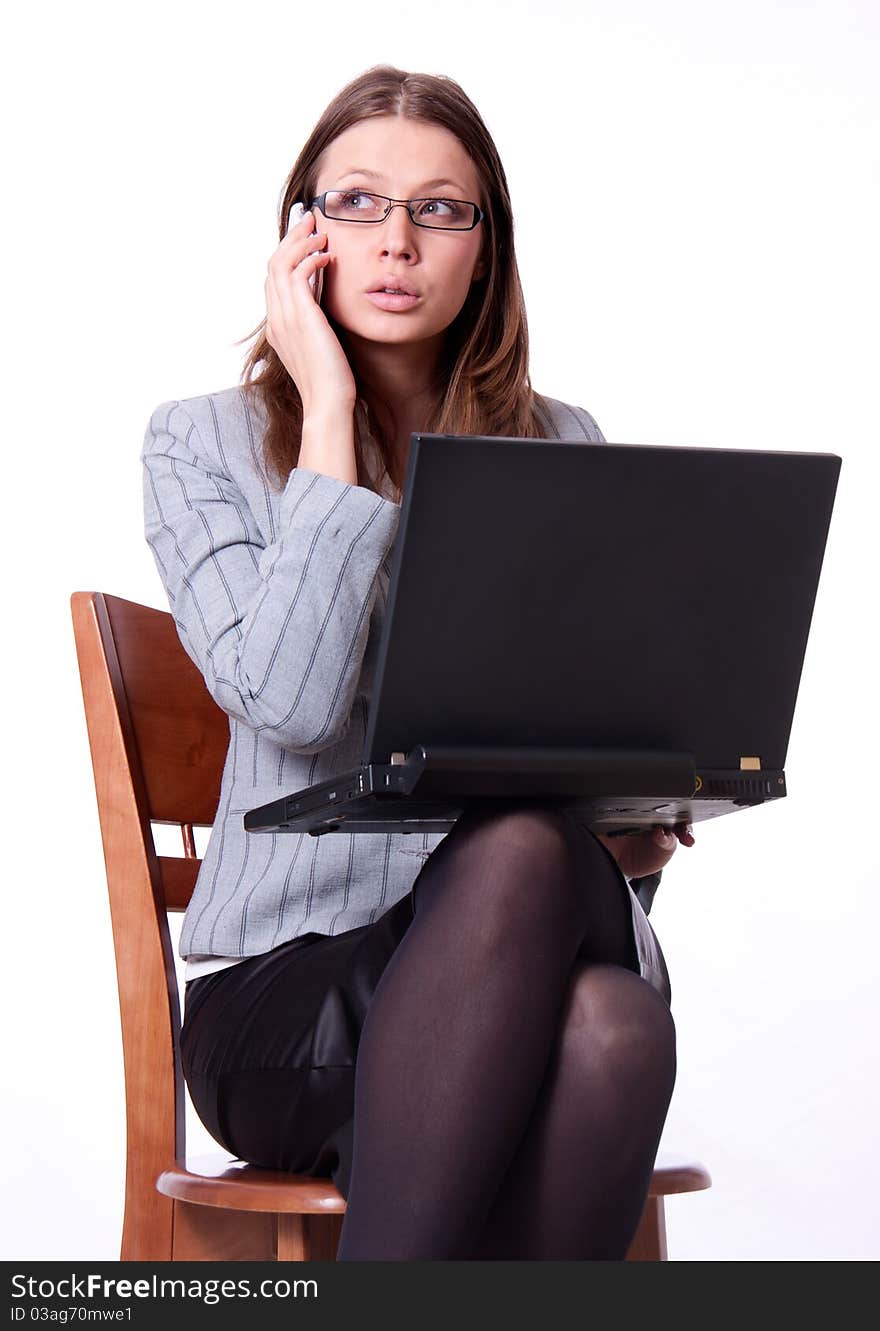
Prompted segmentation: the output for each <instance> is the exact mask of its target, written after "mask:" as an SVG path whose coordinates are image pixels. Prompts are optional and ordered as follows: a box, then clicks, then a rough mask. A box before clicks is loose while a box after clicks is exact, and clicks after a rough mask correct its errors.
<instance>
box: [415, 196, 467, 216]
mask: <svg viewBox="0 0 880 1331" xmlns="http://www.w3.org/2000/svg"><path fill="white" fill-rule="evenodd" d="M457 207H458V205H457V204H456V202H455V200H454V199H422V206H421V208H420V209H419V211H420V212H421V213H423V214H424V213H427V214H428V216H430V217H436V216H442V217H451V216H452V215H453V214H454V213H455V212H456V211H457ZM432 209H433V212H432V211H430V210H432Z"/></svg>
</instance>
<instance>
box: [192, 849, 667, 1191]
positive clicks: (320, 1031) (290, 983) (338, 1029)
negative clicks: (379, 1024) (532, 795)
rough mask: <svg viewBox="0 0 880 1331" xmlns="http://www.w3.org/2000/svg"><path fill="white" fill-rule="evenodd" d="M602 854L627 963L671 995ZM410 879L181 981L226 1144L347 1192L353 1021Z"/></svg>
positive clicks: (211, 1108) (197, 1091)
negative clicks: (373, 916)
mask: <svg viewBox="0 0 880 1331" xmlns="http://www.w3.org/2000/svg"><path fill="white" fill-rule="evenodd" d="M608 857H609V859H610V860H611V861H612V863H613V864H614V867H615V870H616V872H617V873H618V875H619V876H620V881H621V886H622V889H623V890H624V891H626V892H627V895H628V897H629V899H630V902H631V904H632V914H633V948H632V957H633V960H632V969H633V970H635V971H636V972H640V973H641V974H642V976H643V977H644V978H645V979H646V980H647V981H648V982H649V983H650V984H652V985H653V987H655V988H656V989H658V990H659V991H660V992H661V993H662V994H663V995H664V997H665V998H666V1000H667V1002H668V1001H669V997H670V991H669V977H668V974H667V972H666V966H665V962H664V959H663V954H662V952H661V950H660V945H659V943H658V941H657V938H656V935H655V934H654V931H653V930H652V929H651V926H650V925H649V924H648V921H647V918H646V916H645V914H644V911H643V910H642V908H641V906H640V905H639V904H638V902H637V900H636V899H635V898H634V897H633V896H632V893H631V892H630V889H629V887H628V886H627V884H626V880H625V879H624V877H623V875H622V874H620V870H619V869H617V865H616V862H615V861H614V860H613V857H612V856H611V855H610V854H609V856H608ZM417 886H418V882H416V884H414V886H413V888H411V889H410V891H409V892H408V893H407V894H406V895H405V896H404V897H402V898H401V899H400V900H399V901H398V902H396V904H395V905H393V906H392V907H390V909H389V910H387V911H386V912H385V913H384V914H383V915H381V916H380V917H379V919H378V920H376V921H374V922H373V923H372V924H365V925H363V926H362V927H361V928H359V929H350V930H348V931H346V932H345V933H341V934H337V935H327V934H314V933H312V934H303V935H301V936H300V937H299V938H294V939H292V940H291V941H290V942H287V943H282V944H281V945H280V946H279V947H276V948H273V949H272V951H270V952H266V953H263V954H261V955H259V956H256V957H250V958H248V960H246V961H242V962H238V963H236V964H235V965H234V966H228V967H226V968H225V969H224V970H220V971H214V972H212V973H210V974H208V975H203V976H199V977H198V978H197V979H195V980H190V981H189V982H188V983H187V985H186V998H185V1019H184V1023H183V1029H182V1031H181V1057H182V1062H183V1070H184V1076H185V1078H186V1082H187V1086H188V1088H189V1092H190V1097H191V1099H192V1102H193V1105H194V1107H195V1110H196V1112H197V1114H198V1116H199V1118H200V1119H201V1120H202V1122H203V1123H204V1125H205V1127H206V1128H207V1129H208V1131H209V1132H210V1133H211V1136H212V1137H214V1138H215V1140H216V1141H217V1142H219V1143H220V1144H221V1145H222V1146H224V1147H225V1148H226V1149H227V1150H228V1151H229V1152H230V1154H231V1155H233V1156H235V1157H236V1158H237V1159H240V1160H247V1161H249V1162H250V1163H251V1164H254V1165H262V1166H263V1167H264V1168H267V1169H277V1170H284V1171H287V1172H290V1173H295V1174H312V1175H315V1176H323V1177H330V1178H332V1179H333V1181H334V1183H335V1184H336V1186H337V1188H338V1189H339V1191H340V1192H341V1193H342V1195H343V1196H344V1197H346V1198H347V1197H348V1187H349V1181H350V1177H351V1162H352V1141H353V1126H354V1121H353V1114H354V1073H355V1061H356V1058H357V1049H358V1043H359V1041H360V1033H361V1028H362V1026H363V1023H364V1020H365V1017H366V1014H367V1009H368V1007H369V1005H370V1002H371V1000H372V997H373V993H374V991H375V989H376V986H377V985H378V983H379V979H380V977H381V975H382V972H383V971H384V969H385V967H386V966H387V964H388V962H389V961H390V959H391V956H392V954H393V952H394V950H395V948H396V947H397V945H398V943H399V942H400V941H401V939H402V938H403V936H404V934H405V933H406V931H407V929H408V928H409V926H410V924H411V923H412V921H413V919H414V893H415V891H416V888H417Z"/></svg>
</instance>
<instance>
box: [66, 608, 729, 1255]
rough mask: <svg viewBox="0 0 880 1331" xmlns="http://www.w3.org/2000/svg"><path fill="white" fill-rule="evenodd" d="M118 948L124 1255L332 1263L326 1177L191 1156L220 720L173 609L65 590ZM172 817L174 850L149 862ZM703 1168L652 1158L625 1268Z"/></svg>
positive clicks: (222, 750) (660, 1232) (654, 1244)
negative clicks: (202, 874)
mask: <svg viewBox="0 0 880 1331" xmlns="http://www.w3.org/2000/svg"><path fill="white" fill-rule="evenodd" d="M71 609H72V614H73V625H74V636H75V639H76V650H77V657H78V660H79V669H80V677H81V681H82V689H83V699H84V703H85V713H86V721H87V725H88V733H89V744H90V747H91V753H92V765H93V768H94V776H95V788H96V793H97V803H98V813H99V817H100V823H101V837H102V840H103V845H104V859H105V863H106V868H107V884H108V888H109V894H110V913H111V918H112V925H113V939H114V945H115V951H116V970H117V979H118V986H119V1004H120V1011H121V1018H122V1046H123V1057H124V1064H125V1098H126V1119H127V1157H126V1174H125V1217H124V1222H123V1230H122V1246H121V1254H120V1255H121V1258H122V1260H123V1261H199V1260H205V1261H207V1260H226V1261H236V1260H238V1261H245V1260H258V1261H259V1260H273V1259H277V1260H278V1261H308V1260H311V1261H332V1260H334V1258H335V1254H336V1246H337V1243H338V1240H339V1232H340V1229H341V1227H342V1216H343V1213H344V1211H345V1200H344V1198H343V1197H342V1196H341V1194H340V1193H339V1192H338V1191H337V1189H336V1187H335V1186H334V1185H333V1183H332V1182H331V1181H330V1180H329V1179H321V1178H311V1177H309V1176H306V1175H296V1174H284V1173H275V1172H271V1171H269V1170H264V1169H260V1168H257V1167H254V1166H252V1165H244V1164H241V1163H238V1162H236V1161H233V1160H230V1158H229V1156H228V1155H219V1154H218V1156H217V1157H216V1158H215V1157H205V1158H198V1159H192V1160H187V1157H186V1145H185V1124H184V1103H185V1102H184V1080H183V1074H182V1071H181V1064H180V1053H179V1049H178V1036H179V1032H180V997H179V992H178V985H177V976H176V972H175V967H174V958H173V953H172V950H171V939H170V932H169V927H168V913H169V912H170V911H182V910H184V909H185V907H186V904H187V902H188V901H189V898H190V896H191V894H192V890H193V887H194V885H195V880H196V873H197V871H198V868H199V864H200V861H199V859H198V858H197V856H196V851H195V843H194V838H193V828H194V827H199V826H210V824H211V823H212V822H213V819H214V815H215V813H216V809H217V804H218V800H219V790H220V775H221V771H222V767H223V760H224V757H225V754H226V748H227V745H228V742H229V727H228V722H227V718H226V715H225V713H224V712H223V711H221V709H220V708H219V707H218V706H217V705H216V703H215V702H214V701H213V699H212V698H211V697H210V695H209V693H208V691H207V689H206V687H205V684H204V681H203V680H202V677H201V675H200V674H199V672H198V670H197V669H196V667H195V666H194V665H193V663H192V661H191V660H190V659H189V657H188V656H187V654H186V652H185V651H184V650H183V647H182V646H181V644H180V641H179V639H178V636H177V631H176V628H175V625H174V621H173V619H172V617H171V615H170V614H168V613H166V612H163V611H161V610H154V609H151V608H149V607H147V606H142V605H137V604H134V603H133V602H130V601H124V600H122V599H120V598H119V597H116V596H108V595H105V594H103V593H100V592H74V594H73V596H72V597H71ZM152 823H170V824H177V825H179V826H180V828H181V830H182V846H183V855H182V856H181V857H179V858H178V857H170V856H165V855H158V854H157V853H156V850H155V847H154V843H153V834H152V827H151V824H152ZM710 1182H711V1180H710V1178H709V1175H708V1173H707V1172H706V1170H705V1169H704V1168H703V1167H702V1165H700V1164H696V1163H689V1162H687V1161H684V1160H680V1159H674V1160H673V1159H663V1158H661V1159H658V1162H657V1165H656V1167H655V1170H654V1176H653V1181H652V1184H651V1190H650V1196H649V1198H648V1201H647V1204H646V1207H645V1211H644V1214H643V1217H642V1221H641V1225H640V1228H639V1231H638V1233H637V1235H636V1238H635V1240H634V1242H633V1245H632V1248H631V1250H630V1252H629V1255H628V1256H629V1259H630V1260H665V1259H666V1255H667V1253H666V1231H665V1218H664V1203H663V1199H664V1197H665V1196H667V1195H668V1194H670V1193H675V1192H693V1191H696V1190H698V1189H701V1188H708V1187H709V1186H710Z"/></svg>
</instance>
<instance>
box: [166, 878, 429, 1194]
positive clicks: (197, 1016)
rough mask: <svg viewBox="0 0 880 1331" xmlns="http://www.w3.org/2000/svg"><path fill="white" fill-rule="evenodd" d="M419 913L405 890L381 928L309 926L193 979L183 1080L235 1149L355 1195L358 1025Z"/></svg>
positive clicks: (219, 1135)
mask: <svg viewBox="0 0 880 1331" xmlns="http://www.w3.org/2000/svg"><path fill="white" fill-rule="evenodd" d="M412 920H413V903H412V892H408V893H407V894H406V896H404V897H402V898H401V899H400V901H398V902H397V903H396V904H395V905H394V906H392V907H391V908H390V909H389V910H387V911H386V912H385V913H384V915H381V916H380V917H379V919H378V920H376V921H374V923H373V924H365V925H363V926H362V927H361V928H359V929H349V930H347V931H346V932H345V933H341V934H337V935H327V934H302V935H301V936H300V937H299V938H294V939H292V940H291V941H290V942H289V943H282V944H281V945H280V946H279V947H276V948H273V949H272V951H271V952H266V953H264V954H262V955H261V956H257V957H250V958H249V959H248V960H247V961H241V962H238V963H237V964H236V965H234V966H229V967H227V968H226V969H225V970H221V971H214V972H212V973H211V974H209V975H202V976H199V977H198V978H197V979H195V980H189V981H188V982H187V985H186V998H185V1018H184V1023H183V1029H182V1031H181V1036H180V1048H181V1059H182V1062H183V1070H184V1076H185V1078H186V1083H187V1086H188V1088H189V1093H190V1097H191V1099H192V1102H193V1105H194V1107H195V1110H196V1113H197V1114H198V1116H199V1118H200V1119H201V1120H202V1122H203V1123H204V1125H205V1127H206V1128H207V1129H208V1131H209V1132H210V1134H211V1136H212V1137H214V1139H215V1140H216V1141H218V1142H219V1143H220V1144H221V1145H222V1146H224V1147H225V1148H226V1149H227V1150H228V1151H229V1152H230V1154H231V1155H233V1156H235V1157H236V1158H237V1159H240V1160H247V1161H249V1162H250V1163H251V1164H254V1165H262V1166H263V1167H264V1168H267V1169H280V1170H286V1171H288V1172H290V1173H294V1174H313V1175H315V1176H323V1177H330V1178H332V1179H333V1181H334V1183H335V1184H336V1186H337V1188H338V1189H339V1191H340V1192H341V1193H342V1195H343V1196H344V1197H347V1196H348V1185H349V1179H350V1173H351V1153H352V1129H353V1111H354V1067H355V1059H356V1056H357V1047H358V1043H359V1040H360V1032H361V1027H362V1026H363V1023H364V1019H365V1017H366V1014H367V1008H368V1007H369V1004H370V1000H371V999H372V996H373V992H374V990H375V988H376V986H377V984H378V983H379V979H380V976H381V975H382V972H383V970H384V969H385V967H386V966H387V964H388V962H389V960H390V959H391V955H392V953H393V952H394V949H395V948H396V947H397V945H398V943H399V942H400V940H401V939H402V937H403V935H404V934H405V933H406V930H407V929H408V927H409V925H410V924H411V923H412Z"/></svg>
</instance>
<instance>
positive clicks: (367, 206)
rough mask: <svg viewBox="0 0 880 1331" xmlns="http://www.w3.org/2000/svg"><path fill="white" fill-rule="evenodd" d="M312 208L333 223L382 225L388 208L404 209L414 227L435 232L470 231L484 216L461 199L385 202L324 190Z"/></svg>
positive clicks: (378, 196)
mask: <svg viewBox="0 0 880 1331" xmlns="http://www.w3.org/2000/svg"><path fill="white" fill-rule="evenodd" d="M315 205H317V206H318V207H319V208H320V209H321V212H322V213H323V214H324V216H325V217H330V218H332V219H333V220H334V221H336V222H384V221H385V218H386V217H387V216H388V214H389V213H390V212H391V209H392V208H405V209H406V211H407V212H408V213H409V215H410V217H411V218H412V220H413V222H415V224H416V226H425V227H431V228H436V229H437V230H439V231H473V229H474V227H475V226H476V225H477V223H478V222H480V221H482V219H483V216H484V214H483V212H482V210H481V209H480V208H478V207H477V205H476V204H475V203H465V202H464V201H463V200H462V199H387V198H386V197H385V195H384V194H366V193H365V192H364V191H363V190H359V189H358V190H354V189H350V190H343V189H328V190H325V192H324V193H323V194H320V195H319V196H318V198H317V199H312V202H311V203H310V204H309V207H310V208H314V207H315Z"/></svg>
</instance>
